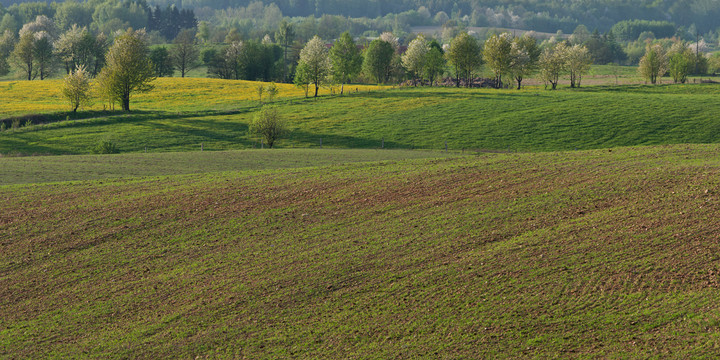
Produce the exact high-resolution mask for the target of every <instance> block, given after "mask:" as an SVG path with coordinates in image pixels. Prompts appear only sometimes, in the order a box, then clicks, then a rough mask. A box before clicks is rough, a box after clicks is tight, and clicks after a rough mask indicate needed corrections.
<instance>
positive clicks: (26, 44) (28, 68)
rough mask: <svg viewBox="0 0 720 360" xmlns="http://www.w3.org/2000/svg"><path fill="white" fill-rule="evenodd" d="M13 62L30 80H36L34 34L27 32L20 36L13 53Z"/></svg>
mask: <svg viewBox="0 0 720 360" xmlns="http://www.w3.org/2000/svg"><path fill="white" fill-rule="evenodd" d="M11 61H12V63H13V65H15V67H16V68H17V69H18V70H19V71H20V72H21V73H22V74H24V76H25V77H26V78H27V79H28V80H32V79H34V78H35V75H36V74H35V36H34V35H33V34H32V33H30V32H26V33H23V34H22V35H20V40H18V42H17V44H16V45H15V49H14V50H13V52H12V55H11Z"/></svg>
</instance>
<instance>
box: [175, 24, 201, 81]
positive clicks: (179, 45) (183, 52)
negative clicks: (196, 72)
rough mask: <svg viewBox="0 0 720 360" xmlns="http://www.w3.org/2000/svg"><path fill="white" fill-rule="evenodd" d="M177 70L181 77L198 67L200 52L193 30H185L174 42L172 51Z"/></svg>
mask: <svg viewBox="0 0 720 360" xmlns="http://www.w3.org/2000/svg"><path fill="white" fill-rule="evenodd" d="M170 54H171V56H172V59H173V62H174V63H175V68H177V69H178V70H179V71H180V77H185V74H186V73H187V72H188V71H190V70H192V69H194V68H196V67H198V65H199V62H198V59H199V58H200V51H199V50H198V47H197V44H196V43H195V31H194V30H192V29H183V30H182V31H180V33H179V34H178V36H177V37H176V38H175V40H174V41H173V45H172V48H171V49H170Z"/></svg>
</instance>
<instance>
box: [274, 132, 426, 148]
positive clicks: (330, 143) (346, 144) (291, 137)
mask: <svg viewBox="0 0 720 360" xmlns="http://www.w3.org/2000/svg"><path fill="white" fill-rule="evenodd" d="M320 139H322V146H324V147H330V148H348V149H380V148H383V147H384V148H385V149H413V146H412V145H408V144H404V143H401V142H395V141H388V140H384V141H383V139H373V138H361V137H354V136H347V135H337V134H318V133H311V132H307V131H302V130H292V131H290V132H289V133H288V135H287V136H286V137H285V138H282V139H280V145H281V146H282V141H283V140H285V141H290V142H294V143H297V144H301V145H303V147H312V148H319V147H320Z"/></svg>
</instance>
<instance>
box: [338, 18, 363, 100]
mask: <svg viewBox="0 0 720 360" xmlns="http://www.w3.org/2000/svg"><path fill="white" fill-rule="evenodd" d="M330 61H331V63H332V74H333V78H334V80H335V81H336V82H337V83H340V84H341V85H340V94H341V95H342V94H343V92H344V91H345V83H347V82H350V81H351V80H352V79H353V78H354V77H356V76H357V75H358V74H359V73H360V69H361V66H362V57H361V56H360V51H359V50H358V48H357V45H356V44H355V41H354V40H353V38H352V36H350V33H349V32H347V31H346V32H344V33H342V35H340V38H339V39H337V41H335V44H333V47H332V48H331V49H330Z"/></svg>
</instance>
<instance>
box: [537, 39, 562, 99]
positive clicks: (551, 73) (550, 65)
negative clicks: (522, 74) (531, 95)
mask: <svg viewBox="0 0 720 360" xmlns="http://www.w3.org/2000/svg"><path fill="white" fill-rule="evenodd" d="M567 52H568V47H567V45H565V42H559V43H557V44H555V45H553V46H550V47H548V48H545V50H544V51H543V53H542V55H540V76H541V77H542V79H543V80H544V81H546V84H547V83H548V82H549V83H550V85H551V89H552V90H555V89H557V84H558V82H559V81H560V75H562V74H564V73H565V72H566V71H567Z"/></svg>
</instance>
